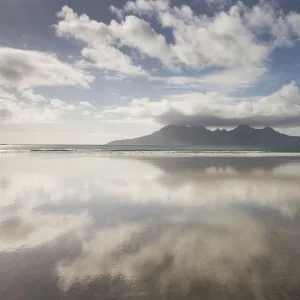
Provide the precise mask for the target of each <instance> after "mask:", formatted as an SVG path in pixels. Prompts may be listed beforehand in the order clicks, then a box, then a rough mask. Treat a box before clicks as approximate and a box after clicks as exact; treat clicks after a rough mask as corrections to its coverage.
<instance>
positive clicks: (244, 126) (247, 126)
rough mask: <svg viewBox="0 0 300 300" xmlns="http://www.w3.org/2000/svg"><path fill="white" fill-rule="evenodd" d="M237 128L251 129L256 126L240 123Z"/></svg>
mask: <svg viewBox="0 0 300 300" xmlns="http://www.w3.org/2000/svg"><path fill="white" fill-rule="evenodd" d="M235 129H238V130H249V129H254V128H253V127H251V126H249V125H247V124H240V125H239V126H237V127H236V128H235Z"/></svg>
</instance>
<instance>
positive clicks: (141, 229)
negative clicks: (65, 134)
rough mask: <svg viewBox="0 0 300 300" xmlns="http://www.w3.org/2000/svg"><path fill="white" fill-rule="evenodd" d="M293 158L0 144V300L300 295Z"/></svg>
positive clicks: (298, 191) (288, 298)
mask: <svg viewBox="0 0 300 300" xmlns="http://www.w3.org/2000/svg"><path fill="white" fill-rule="evenodd" d="M299 249H300V154H299V153H295V152H293V153H288V152H278V151H264V150H252V151H250V150H247V149H212V148H210V147H208V148H200V147H189V148H187V147H175V148H174V147H164V148H162V147H149V146H144V147H129V146H128V147H115V146H113V147H112V146H78V145H72V146H70V145H1V146H0V299H1V300H2V299H3V300H6V299H7V300H41V299H42V300H56V299H58V300H91V299H101V300H123V299H130V300H166V299H170V300H194V299H195V300H196V299H203V300H216V299H218V300H235V299H236V300H240V299H243V300H250V299H251V300H253V299H257V300H266V299H268V300H269V299H270V300H277V299H278V300H299V299H300V252H299Z"/></svg>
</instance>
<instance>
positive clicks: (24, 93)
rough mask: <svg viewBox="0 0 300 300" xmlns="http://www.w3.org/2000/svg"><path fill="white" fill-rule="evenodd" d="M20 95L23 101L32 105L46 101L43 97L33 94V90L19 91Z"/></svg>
mask: <svg viewBox="0 0 300 300" xmlns="http://www.w3.org/2000/svg"><path fill="white" fill-rule="evenodd" d="M20 94H21V96H22V97H23V98H24V99H26V100H28V101H30V102H32V103H40V102H47V101H48V100H47V99H46V98H45V97H44V96H42V95H37V94H35V93H34V91H33V89H27V90H21V91H20Z"/></svg>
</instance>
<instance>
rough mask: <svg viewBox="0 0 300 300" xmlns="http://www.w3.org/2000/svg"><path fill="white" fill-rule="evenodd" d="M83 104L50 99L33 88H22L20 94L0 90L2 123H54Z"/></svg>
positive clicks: (0, 120)
mask: <svg viewBox="0 0 300 300" xmlns="http://www.w3.org/2000/svg"><path fill="white" fill-rule="evenodd" d="M78 108H83V106H82V105H73V104H69V103H67V102H65V101H63V100H60V99H55V98H52V99H48V98H46V97H44V96H43V95H39V94H37V93H35V91H34V90H33V89H21V90H20V91H19V95H14V94H9V93H7V92H4V91H0V111H1V117H0V122H1V123H7V124H21V123H53V122H59V121H61V120H62V117H63V116H64V115H65V114H66V113H68V112H70V111H73V110H75V109H78Z"/></svg>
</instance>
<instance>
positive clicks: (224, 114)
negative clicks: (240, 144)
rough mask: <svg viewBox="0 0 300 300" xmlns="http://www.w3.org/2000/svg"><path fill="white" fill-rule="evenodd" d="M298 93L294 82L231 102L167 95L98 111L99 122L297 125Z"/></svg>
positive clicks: (212, 97)
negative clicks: (120, 120)
mask: <svg viewBox="0 0 300 300" xmlns="http://www.w3.org/2000/svg"><path fill="white" fill-rule="evenodd" d="M299 115H300V90H299V88H298V87H297V86H296V83H295V82H291V83H290V84H287V85H285V86H283V87H282V88H281V89H280V90H279V91H277V92H275V93H273V94H271V95H268V96H265V97H260V98H252V99H251V98H249V99H246V98H241V99H239V98H233V97H229V96H224V95H221V94H219V93H216V92H214V93H197V92H195V93H188V94H177V95H171V96H168V97H166V98H164V99H161V100H159V101H150V99H148V98H143V99H135V100H133V101H132V102H131V103H129V104H128V105H127V106H122V107H116V108H109V109H105V110H103V111H102V113H101V115H100V116H102V118H111V119H113V118H115V119H119V118H127V119H128V118H129V119H130V118H132V119H152V120H155V121H157V122H159V123H162V124H183V125H202V126H217V127H222V126H236V125H239V124H249V125H252V126H282V127H293V126H299V125H300V118H299Z"/></svg>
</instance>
